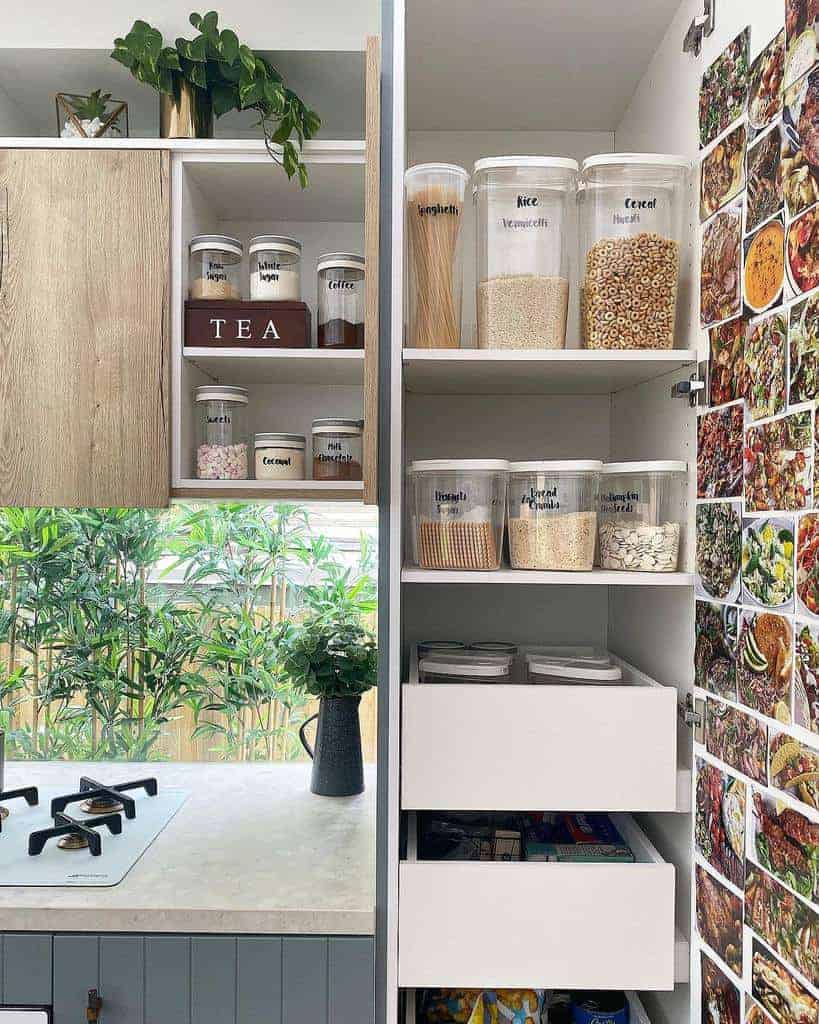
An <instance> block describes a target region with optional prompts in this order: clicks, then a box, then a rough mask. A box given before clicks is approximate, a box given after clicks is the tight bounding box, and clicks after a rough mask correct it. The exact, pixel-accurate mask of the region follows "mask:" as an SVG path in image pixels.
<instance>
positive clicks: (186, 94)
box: [159, 81, 213, 139]
mask: <svg viewBox="0 0 819 1024" xmlns="http://www.w3.org/2000/svg"><path fill="white" fill-rule="evenodd" d="M159 136H160V138H162V139H212V138H213V107H212V105H211V100H210V94H209V93H207V92H205V90H204V89H197V88H196V86H195V85H191V83H190V82H186V81H180V82H179V83H178V85H175V86H174V95H173V96H169V95H167V93H164V92H163V93H160V94H159Z"/></svg>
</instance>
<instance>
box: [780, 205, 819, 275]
mask: <svg viewBox="0 0 819 1024" xmlns="http://www.w3.org/2000/svg"><path fill="white" fill-rule="evenodd" d="M787 265H788V275H789V277H790V280H791V283H792V285H793V287H794V289H795V291H797V292H809V291H812V290H813V289H814V288H816V287H817V285H819V206H812V207H811V208H810V209H809V210H806V211H805V212H804V213H803V214H801V216H799V217H797V219H796V220H795V221H792V222H791V225H790V227H789V228H788V260H787Z"/></svg>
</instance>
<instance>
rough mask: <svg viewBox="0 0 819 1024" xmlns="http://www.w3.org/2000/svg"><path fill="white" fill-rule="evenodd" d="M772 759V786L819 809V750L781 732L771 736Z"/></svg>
mask: <svg viewBox="0 0 819 1024" xmlns="http://www.w3.org/2000/svg"><path fill="white" fill-rule="evenodd" d="M769 760H770V765H769V772H770V779H771V786H772V787H773V788H774V789H781V790H783V791H784V792H786V793H789V794H790V795H791V796H792V797H794V798H795V799H796V800H799V801H800V802H801V803H803V804H806V805H807V806H808V807H812V808H813V809H814V810H819V749H814V748H813V747H808V746H806V745H805V744H804V743H801V742H800V741H799V740H797V739H796V738H795V737H793V736H791V735H790V733H786V732H780V733H779V734H778V735H776V736H772V738H771V747H770V753H769Z"/></svg>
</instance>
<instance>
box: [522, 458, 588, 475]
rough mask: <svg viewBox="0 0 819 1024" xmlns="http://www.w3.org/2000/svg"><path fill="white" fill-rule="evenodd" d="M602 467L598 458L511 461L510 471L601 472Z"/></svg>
mask: <svg viewBox="0 0 819 1024" xmlns="http://www.w3.org/2000/svg"><path fill="white" fill-rule="evenodd" d="M602 468H603V463H602V462H598V461H597V460H596V459H581V460H580V461H571V460H566V459H560V460H558V461H556V462H555V461H550V462H510V463H509V472H510V473H599V472H600V470H601V469H602Z"/></svg>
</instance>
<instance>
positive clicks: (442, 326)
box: [404, 164, 469, 348]
mask: <svg viewBox="0 0 819 1024" xmlns="http://www.w3.org/2000/svg"><path fill="white" fill-rule="evenodd" d="M468 180H469V175H468V174H467V172H466V171H465V170H464V168H463V167H458V166H457V165H456V164H416V165H415V166H414V167H410V168H409V170H408V171H407V172H406V174H405V175H404V184H405V187H406V193H407V198H406V204H407V205H406V214H407V233H408V235H409V253H408V257H409V280H408V289H409V298H408V323H407V342H406V343H407V345H408V346H410V348H458V347H459V346H460V344H461V298H462V289H463V263H462V258H461V256H462V254H461V242H462V238H461V235H462V231H461V228H462V224H463V219H464V218H463V213H464V196H465V194H466V183H467V181H468Z"/></svg>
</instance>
